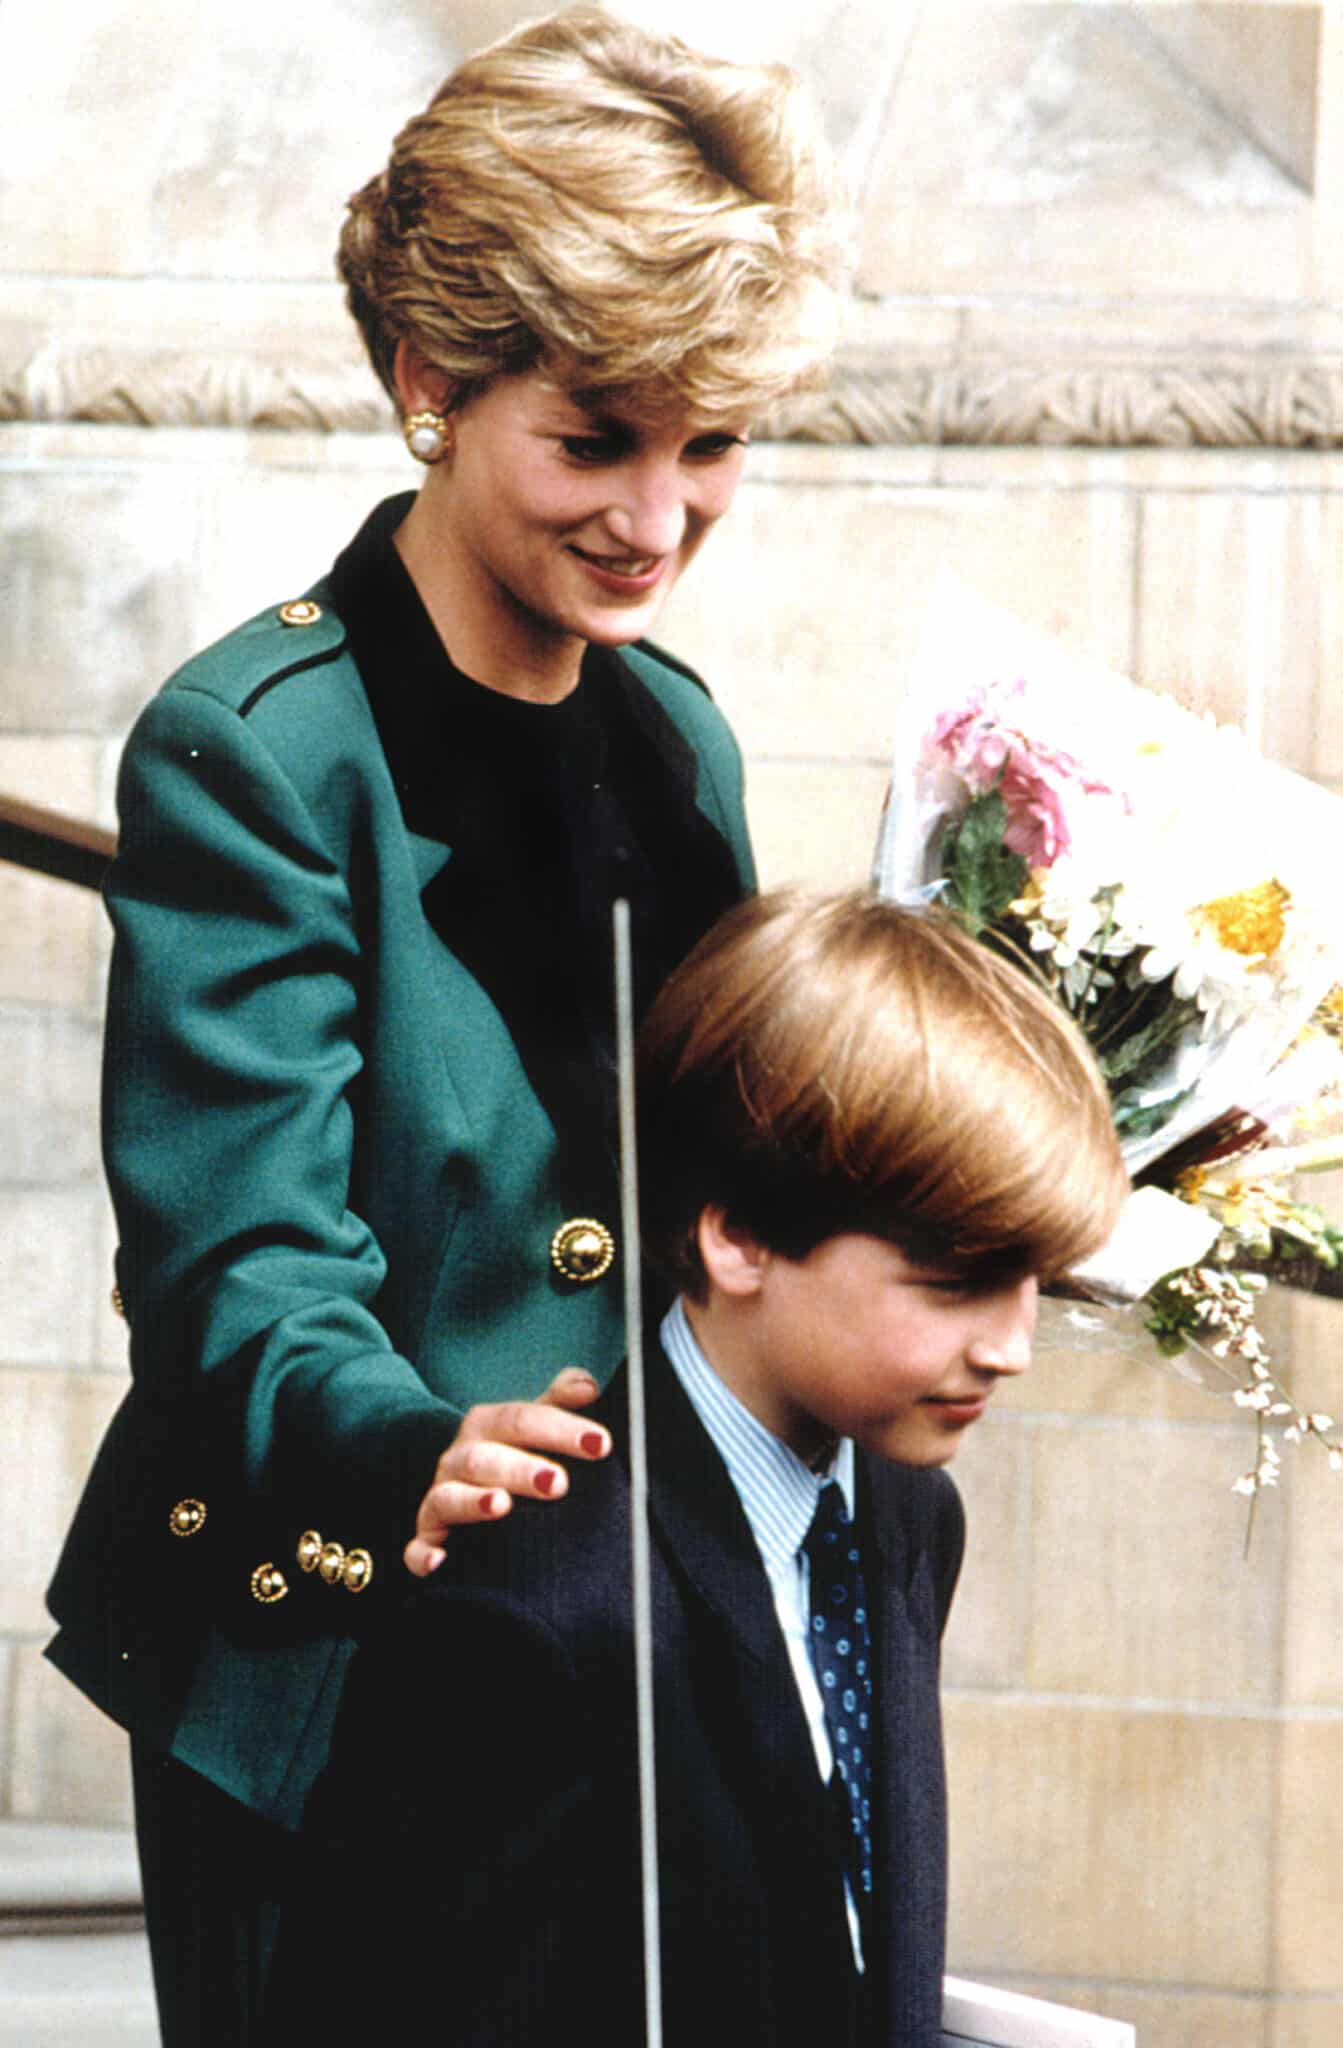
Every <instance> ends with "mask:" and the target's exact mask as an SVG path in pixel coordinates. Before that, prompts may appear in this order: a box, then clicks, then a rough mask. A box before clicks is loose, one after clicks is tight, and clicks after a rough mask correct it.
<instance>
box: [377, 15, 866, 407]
mask: <svg viewBox="0 0 1343 2048" xmlns="http://www.w3.org/2000/svg"><path fill="white" fill-rule="evenodd" d="M828 163H829V159H828V157H827V154H826V151H825V149H824V146H823V144H822V142H821V140H820V138H819V134H818V133H816V132H814V131H813V127H812V120H811V116H810V114H809V112H808V108H807V103H806V101H805V100H804V99H803V97H802V94H801V88H800V85H799V81H798V80H797V79H796V78H795V77H794V75H793V74H792V73H791V72H790V71H788V70H786V69H785V67H784V66H782V65H772V66H768V67H764V68H761V67H756V66H748V65H740V64H730V63H726V62H721V61H719V60H717V59H715V58H712V57H706V56H702V55H701V54H700V53H699V52H698V51H695V50H692V49H690V48H688V47H687V45H686V44H684V43H682V42H680V41H678V40H677V39H676V38H675V37H673V36H668V35H661V34H657V33H654V32H652V31H650V30H647V29H643V28H639V27H636V26H635V25H634V24H633V23H631V22H626V21H622V20H620V19H619V18H618V17H617V16H615V15H611V14H608V13H606V11H605V10H604V9H603V8H600V7H593V6H579V7H572V8H568V9H566V10H564V11H563V12H562V13H559V14H555V15H551V16H548V17H546V18H545V19H544V20H541V21H534V22H528V23H524V24H523V26H522V27H520V28H518V29H515V30H514V31H513V32H512V33H511V34H510V35H507V36H505V37H503V38H502V40H501V41H499V42H497V43H493V44H491V45H490V47H489V48H488V49H485V50H482V51H480V52H479V53H478V54H477V55H475V56H473V57H469V58H468V59H467V60H466V61H465V63H463V64H461V65H460V66H459V67H458V69H457V70H456V71H454V72H453V73H452V74H451V76H450V77H449V78H447V79H446V80H445V81H444V83H443V85H442V86H440V88H439V90H438V92H437V93H436V94H435V95H434V98H433V99H432V100H431V101H430V103H429V106H428V107H427V108H426V109H425V111H424V113H422V114H419V115H417V116H416V117H415V118H414V119H413V120H412V121H410V122H408V123H407V125H406V127H405V128H404V129H403V130H402V131H401V133H400V134H399V135H398V136H397V138H396V141H395V143H394V144H393V147H392V155H391V160H390V162H389V163H388V165H387V168H386V170H385V171H383V172H381V173H380V174H379V175H378V176H377V177H376V178H373V179H372V180H371V181H370V182H369V183H368V184H367V185H366V186H364V188H363V190H362V191H359V192H356V193H355V195H354V197H353V198H352V199H351V200H350V202H349V210H348V215H347V218H346V221H345V225H344V228H343V230H342V233H341V238H340V251H339V257H338V262H339V268H340V272H341V275H342V277H343V278H344V280H345V283H346V286H347V294H348V303H349V307H350V311H351V313H352V314H353V315H354V318H355V320H356V322H357V324H358V326H359V328H360V330H361V332H362V334H363V337H364V343H365V346H366V347H367V349H368V352H369V356H370V358H371V360H372V363H373V367H374V369H375V370H376V371H377V373H378V376H379V377H380V378H381V380H382V382H383V384H384V386H385V387H386V389H387V390H388V391H389V392H390V393H391V396H392V398H393V401H394V402H395V401H396V398H397V392H396V383H395V376H394V369H393V365H394V359H395V355H396V347H397V343H398V341H400V340H401V339H402V338H403V337H404V338H405V339H407V340H409V341H410V342H411V343H413V344H414V346H415V348H416V349H417V350H418V351H419V352H420V354H421V355H422V356H423V357H424V358H425V360H426V361H427V362H429V363H431V364H432V365H434V367H436V368H437V369H439V370H442V371H443V372H444V373H445V374H446V375H447V376H448V377H449V378H450V379H451V381H452V387H453V389H452V396H451V400H450V403H451V404H453V405H459V404H462V403H464V402H465V401H466V400H467V399H468V398H470V397H471V396H472V395H473V394H474V393H475V392H476V391H478V390H480V389H481V388H482V387H483V386H484V385H485V384H486V383H488V382H489V380H490V379H491V378H492V377H495V376H498V375H499V374H501V373H507V372H511V371H519V370H528V369H531V368H533V367H534V366H536V365H537V364H544V365H545V366H546V368H547V369H548V370H549V371H550V372H551V374H552V375H554V376H555V377H556V378H557V380H558V381H559V382H560V383H561V384H562V385H563V386H564V387H565V388H566V389H567V390H570V391H574V392H576V393H580V394H582V395H587V394H594V395H597V394H606V395H610V394H622V395H624V396H625V397H626V398H627V399H629V400H630V401H631V402H633V401H638V402H640V403H642V405H643V406H644V407H645V408H647V409H650V410H656V409H662V408H667V407H675V408H678V409H682V410H688V411H692V412H695V413H697V414H700V415H703V416H704V417H706V418H708V419H713V418H719V419H722V418H725V417H727V416H728V415H730V414H738V413H740V412H741V411H742V410H743V409H745V410H747V411H748V412H754V411H757V410H759V409H760V407H762V406H764V405H768V404H770V403H771V402H773V401H774V400H776V399H778V398H780V397H782V396H784V395H786V394H788V393H790V392H792V391H796V390H798V389H800V388H803V387H804V386H806V385H808V384H810V383H814V382H815V381H816V380H817V377H818V376H819V374H820V371H821V369H822V367H823V365H824V362H825V359H826V357H827V356H828V354H829V352H830V347H831V344H832V342H833V339H834V333H835V329H836V326H837V319H838V297H837V286H838V283H839V280H840V277H841V274H842V268H843V266H842V261H841V251H840V242H839V235H838V232H837V213H836V208H835V203H834V202H835V199H836V196H837V192H836V188H835V186H834V183H833V179H832V173H831V171H830V170H829V168H828Z"/></svg>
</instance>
